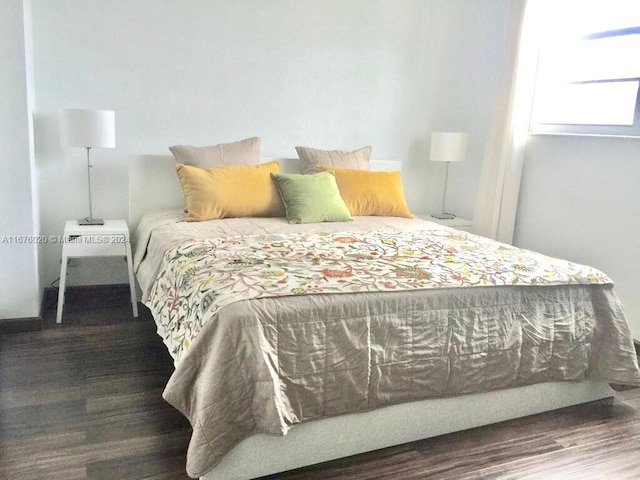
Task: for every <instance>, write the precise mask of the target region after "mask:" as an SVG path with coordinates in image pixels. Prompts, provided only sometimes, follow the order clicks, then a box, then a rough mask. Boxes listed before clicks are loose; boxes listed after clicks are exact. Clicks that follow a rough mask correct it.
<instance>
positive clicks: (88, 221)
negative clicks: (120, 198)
mask: <svg viewBox="0 0 640 480" xmlns="http://www.w3.org/2000/svg"><path fill="white" fill-rule="evenodd" d="M78 225H83V226H84V225H104V220H103V219H101V218H89V217H86V218H79V219H78Z"/></svg>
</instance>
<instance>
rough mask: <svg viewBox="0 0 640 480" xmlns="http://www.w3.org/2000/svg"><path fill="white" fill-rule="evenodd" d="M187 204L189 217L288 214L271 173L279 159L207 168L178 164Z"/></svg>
mask: <svg viewBox="0 0 640 480" xmlns="http://www.w3.org/2000/svg"><path fill="white" fill-rule="evenodd" d="M176 171H177V172H178V178H179V179H180V184H181V185H182V192H183V193H184V199H185V201H186V203H187V212H188V216H187V220H189V221H195V222H199V221H202V220H211V219H214V218H228V217H284V207H283V206H282V200H280V196H279V195H278V191H277V190H276V187H275V186H274V185H273V182H272V181H271V173H279V172H280V164H279V163H278V162H269V163H263V164H261V165H255V166H237V167H220V168H209V169H203V168H198V167H191V166H189V165H182V164H177V165H176Z"/></svg>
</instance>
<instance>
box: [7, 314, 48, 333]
mask: <svg viewBox="0 0 640 480" xmlns="http://www.w3.org/2000/svg"><path fill="white" fill-rule="evenodd" d="M39 330H42V318H41V317H25V318H5V319H2V320H0V335H3V334H5V333H25V332H36V331H39Z"/></svg>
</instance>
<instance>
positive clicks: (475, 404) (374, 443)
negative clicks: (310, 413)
mask: <svg viewBox="0 0 640 480" xmlns="http://www.w3.org/2000/svg"><path fill="white" fill-rule="evenodd" d="M612 396H613V390H612V389H611V388H610V387H609V385H608V384H607V383H605V382H597V381H584V382H562V383H560V382H552V383H541V384H537V385H529V386H526V387H518V388H510V389H507V390H498V391H493V392H488V393H477V394H471V395H462V396H459V397H449V398H443V399H429V400H422V401H418V402H410V403H404V404H399V405H393V406H390V407H385V408H382V409H379V410H374V411H371V412H366V413H359V414H352V415H342V416H339V417H332V418H328V419H324V420H318V421H315V422H309V423H305V424H302V425H298V426H296V427H294V428H293V429H291V431H290V432H289V433H288V434H287V435H285V436H275V435H265V434H259V435H254V436H252V437H249V438H247V439H245V440H244V441H242V442H241V443H240V444H238V445H237V446H236V447H235V448H234V449H233V450H232V451H231V452H230V453H229V454H227V455H226V456H225V457H224V458H223V459H222V461H221V462H220V463H219V464H218V465H217V466H216V467H215V468H214V469H213V470H211V471H209V472H208V473H207V474H206V475H204V476H203V477H201V480H223V479H224V480H226V479H249V478H255V477H259V476H262V475H269V474H273V473H278V472H283V471H286V470H291V469H294V468H300V467H304V466H308V465H313V464H316V463H322V462H326V461H328V460H334V459H336V458H343V457H348V456H350V455H356V454H358V453H363V452H369V451H372V450H377V449H380V448H386V447H390V446H393V445H400V444H402V443H407V442H412V441H416V440H420V439H424V438H429V437H435V436H438V435H443V434H445V433H451V432H456V431H461V430H466V429H469V428H474V427H480V426H483V425H489V424H492V423H497V422H501V421H505V420H510V419H513V418H520V417H525V416H527V415H534V414H537V413H541V412H546V411H550V410H556V409H558V408H563V407H568V406H571V405H578V404H581V403H586V402H591V401H594V400H600V399H603V398H608V397H612Z"/></svg>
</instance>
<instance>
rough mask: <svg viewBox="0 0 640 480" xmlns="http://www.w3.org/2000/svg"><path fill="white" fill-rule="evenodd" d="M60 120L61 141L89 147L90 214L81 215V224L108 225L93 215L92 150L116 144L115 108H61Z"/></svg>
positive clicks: (65, 143)
mask: <svg viewBox="0 0 640 480" xmlns="http://www.w3.org/2000/svg"><path fill="white" fill-rule="evenodd" d="M58 118H59V122H60V144H61V145H63V146H66V147H84V148H86V149H87V177H88V180H89V216H88V217H86V218H81V219H78V224H79V225H104V220H102V219H99V218H93V205H92V201H91V168H92V167H93V165H91V161H90V158H89V151H90V150H91V149H92V148H94V147H100V148H114V147H115V146H116V125H115V112H113V111H111V110H88V109H81V108H71V109H65V110H60V111H59V112H58Z"/></svg>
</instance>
